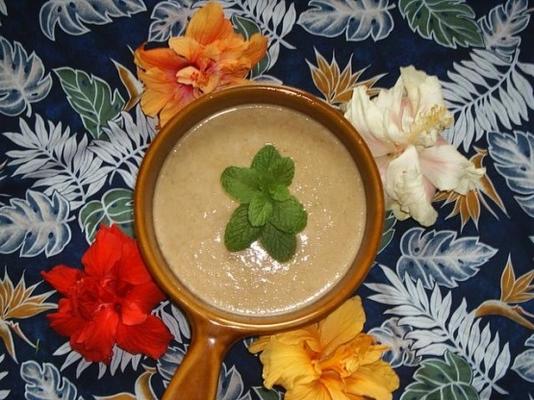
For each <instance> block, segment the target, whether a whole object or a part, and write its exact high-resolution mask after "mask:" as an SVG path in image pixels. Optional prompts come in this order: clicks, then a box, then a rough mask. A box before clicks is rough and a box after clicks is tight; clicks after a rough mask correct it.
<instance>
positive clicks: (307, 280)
mask: <svg viewBox="0 0 534 400" xmlns="http://www.w3.org/2000/svg"><path fill="white" fill-rule="evenodd" d="M265 144H273V145H274V146H275V147H276V148H277V149H278V150H279V152H280V153H281V154H282V156H286V157H291V158H293V160H294V162H295V178H294V180H293V183H292V185H291V186H290V191H291V193H292V194H294V195H295V196H296V197H297V198H298V199H299V200H300V202H302V204H303V205H304V207H305V208H306V211H307V212H308V224H307V226H306V228H305V229H304V230H303V231H302V232H301V233H300V234H298V235H297V238H298V245H297V252H296V254H295V256H294V257H293V258H292V259H291V260H290V261H288V262H286V263H279V262H277V261H275V260H274V259H272V258H271V257H270V256H269V255H268V254H267V253H266V252H265V251H264V250H263V249H262V247H261V246H260V244H259V243H258V242H256V243H254V244H252V246H251V247H250V248H249V249H246V250H243V251H240V252H235V253H232V252H230V251H228V250H227V249H226V247H225V245H224V231H225V227H226V224H227V223H228V221H229V219H230V216H231V214H232V212H233V211H234V210H235V208H236V207H237V206H238V205H239V204H238V203H237V202H235V201H234V200H232V199H231V198H230V197H229V195H228V194H227V193H226V192H225V191H224V189H223V188H222V186H221V184H220V176H221V173H222V172H223V170H224V169H225V168H226V167H228V166H231V165H235V166H243V167H249V166H250V163H251V161H252V158H253V157H254V155H255V154H256V152H257V151H258V150H259V149H261V148H262V147H263V146H264V145H265ZM154 224H155V230H156V236H157V240H158V242H159V245H160V247H161V250H162V253H163V255H164V257H165V258H166V260H167V262H168V264H169V266H170V267H171V268H172V270H173V271H174V272H175V274H176V275H177V276H178V278H179V279H180V281H181V282H182V283H183V284H184V285H185V286H186V287H187V288H189V289H190V290H191V291H192V292H193V293H194V294H195V295H196V296H198V297H199V298H200V299H202V300H203V301H205V302H207V303H208V304H211V305H212V306H215V307H217V308H219V309H223V310H225V311H229V312H232V313H237V314H245V315H255V316H264V315H274V314H280V313H285V312H290V311H294V310H296V309H297V308H300V307H303V306H305V305H307V304H309V303H311V302H313V301H314V300H316V299H317V298H318V297H320V296H321V295H323V294H324V293H325V292H326V291H328V290H329V289H330V288H331V287H332V286H333V285H335V284H336V283H337V282H338V281H339V280H340V279H341V278H342V277H343V275H344V274H345V273H346V271H347V269H348V268H349V267H350V265H351V263H352V261H353V259H354V257H355V255H356V252H357V250H358V247H359V245H360V242H361V240H362V235H363V229H364V226H365V195H364V189H363V185H362V181H361V177H360V175H359V172H358V170H357V168H356V166H355V164H354V162H353V160H352V159H351V157H350V154H349V153H348V151H347V150H346V149H345V147H344V146H343V145H342V144H341V142H340V141H339V140H338V139H337V138H336V137H335V136H334V135H333V134H332V133H330V131H328V130H327V129H326V128H325V127H324V126H322V125H321V124H319V123H318V122H316V121H315V120H313V119H311V118H309V117H307V116H306V115H304V114H301V113H299V112H297V111H293V110H291V109H287V108H282V107H277V106H269V105H247V106H239V107H236V108H232V109H228V110H225V111H223V112H220V113H219V114H216V115H214V116H212V117H210V118H209V119H206V120H204V121H202V122H201V123H199V124H198V125H196V126H195V127H193V128H192V129H191V130H190V131H189V132H188V133H186V135H185V136H184V137H183V138H182V139H181V140H179V141H178V143H177V144H176V146H175V147H174V149H173V150H172V151H171V152H170V154H169V156H168V158H167V159H166V160H165V162H164V165H163V168H162V169H161V172H160V175H159V177H158V180H157V183H156V189H155V194H154Z"/></svg>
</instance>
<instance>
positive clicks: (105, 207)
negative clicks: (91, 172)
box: [78, 189, 133, 243]
mask: <svg viewBox="0 0 534 400" xmlns="http://www.w3.org/2000/svg"><path fill="white" fill-rule="evenodd" d="M132 196H133V192H132V191H131V190H129V189H110V190H108V191H107V192H106V193H104V195H103V196H102V199H101V200H92V201H90V202H88V203H87V204H86V205H84V206H83V207H82V208H81V210H80V213H79V214H78V215H79V217H78V224H79V225H80V228H81V230H82V231H83V232H85V238H86V239H87V242H88V243H93V240H94V238H95V235H96V231H97V229H98V227H99V226H100V225H106V226H109V225H118V226H119V227H120V228H121V230H122V231H123V232H125V233H127V234H128V235H130V236H133V226H132V224H133V198H132Z"/></svg>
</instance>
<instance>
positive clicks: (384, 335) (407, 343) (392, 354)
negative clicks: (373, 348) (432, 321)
mask: <svg viewBox="0 0 534 400" xmlns="http://www.w3.org/2000/svg"><path fill="white" fill-rule="evenodd" d="M412 331H413V328H412V327H411V326H409V325H399V318H398V317H392V318H390V319H387V320H386V321H384V322H383V323H382V325H381V326H379V327H375V328H372V329H371V330H369V334H370V335H373V336H374V337H375V338H376V339H377V340H378V342H379V343H382V344H385V345H386V346H388V351H387V352H386V353H384V356H383V357H382V359H383V360H384V361H386V362H387V363H389V364H391V366H392V367H393V368H398V367H400V366H402V365H405V366H408V367H416V366H418V365H419V364H420V363H421V357H419V356H417V351H416V350H414V349H413V348H412V346H413V345H414V343H415V340H414V339H410V338H409V337H408V334H409V333H410V332H412Z"/></svg>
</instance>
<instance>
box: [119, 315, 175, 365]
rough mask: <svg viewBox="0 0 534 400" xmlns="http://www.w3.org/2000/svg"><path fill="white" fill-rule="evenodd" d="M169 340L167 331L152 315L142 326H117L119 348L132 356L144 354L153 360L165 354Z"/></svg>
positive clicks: (169, 335) (169, 336)
mask: <svg viewBox="0 0 534 400" xmlns="http://www.w3.org/2000/svg"><path fill="white" fill-rule="evenodd" d="M171 339H172V335H171V333H170V332H169V329H168V328H167V327H166V326H165V324H163V322H161V320H160V319H158V318H156V317H154V316H153V315H149V316H148V317H147V318H146V320H145V321H144V322H143V323H142V324H138V325H131V326H128V325H123V324H119V325H118V328H117V345H118V346H119V347H121V348H122V349H124V350H126V351H128V352H130V353H133V354H137V353H142V354H146V355H148V356H150V357H152V358H154V359H157V358H159V357H161V356H162V355H163V354H164V353H165V351H166V350H167V347H168V346H169V342H170V341H171Z"/></svg>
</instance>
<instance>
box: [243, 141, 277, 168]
mask: <svg viewBox="0 0 534 400" xmlns="http://www.w3.org/2000/svg"><path fill="white" fill-rule="evenodd" d="M281 158H282V156H281V155H280V153H279V152H278V150H276V148H275V147H274V146H273V145H270V144H268V145H266V146H263V147H262V148H261V150H260V151H258V152H257V153H256V155H255V156H254V159H253V160H252V165H251V167H252V168H254V169H255V170H257V171H259V172H262V173H264V174H266V173H268V172H269V168H270V167H271V166H272V165H273V164H274V162H275V161H277V160H280V159H281Z"/></svg>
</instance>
